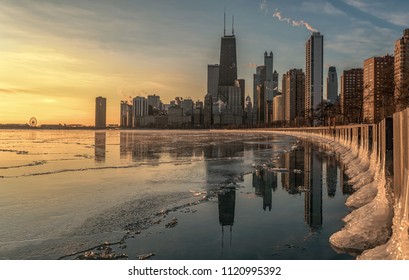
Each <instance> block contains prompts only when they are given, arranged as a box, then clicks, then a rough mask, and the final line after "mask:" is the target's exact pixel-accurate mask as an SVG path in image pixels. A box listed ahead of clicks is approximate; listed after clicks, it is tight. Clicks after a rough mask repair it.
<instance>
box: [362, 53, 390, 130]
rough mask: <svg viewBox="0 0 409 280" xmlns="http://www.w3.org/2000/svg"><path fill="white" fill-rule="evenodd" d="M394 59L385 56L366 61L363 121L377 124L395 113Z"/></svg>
mask: <svg viewBox="0 0 409 280" xmlns="http://www.w3.org/2000/svg"><path fill="white" fill-rule="evenodd" d="M393 79H394V57H393V56H390V55H385V56H382V57H371V58H368V59H366V60H365V61H364V93H363V119H364V122H365V123H377V122H379V121H380V120H382V119H383V118H385V117H388V116H390V115H392V113H393V112H394V81H393Z"/></svg>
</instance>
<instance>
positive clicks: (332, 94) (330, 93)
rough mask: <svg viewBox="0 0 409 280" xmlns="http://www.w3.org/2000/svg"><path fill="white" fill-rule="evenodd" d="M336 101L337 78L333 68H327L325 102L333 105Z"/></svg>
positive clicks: (335, 70)
mask: <svg viewBox="0 0 409 280" xmlns="http://www.w3.org/2000/svg"><path fill="white" fill-rule="evenodd" d="M337 100H338V76H337V69H336V68H335V66H330V67H329V68H328V77H327V101H329V102H331V103H332V104H334V103H335V102H337Z"/></svg>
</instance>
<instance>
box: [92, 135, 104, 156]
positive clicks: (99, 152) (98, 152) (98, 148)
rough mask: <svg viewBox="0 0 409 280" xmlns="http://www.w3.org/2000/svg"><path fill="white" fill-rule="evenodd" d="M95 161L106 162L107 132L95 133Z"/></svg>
mask: <svg viewBox="0 0 409 280" xmlns="http://www.w3.org/2000/svg"><path fill="white" fill-rule="evenodd" d="M94 144H95V145H94V153H95V157H94V158H95V161H105V152H106V132H105V131H104V132H102V131H95V142H94Z"/></svg>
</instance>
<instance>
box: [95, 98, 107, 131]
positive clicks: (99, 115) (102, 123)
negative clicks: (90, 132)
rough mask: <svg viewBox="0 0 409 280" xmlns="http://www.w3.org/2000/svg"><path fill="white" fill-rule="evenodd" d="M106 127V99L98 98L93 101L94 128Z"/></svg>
mask: <svg viewBox="0 0 409 280" xmlns="http://www.w3.org/2000/svg"><path fill="white" fill-rule="evenodd" d="M106 126H107V99H106V98H105V97H102V96H98V97H97V98H96V99H95V128H106Z"/></svg>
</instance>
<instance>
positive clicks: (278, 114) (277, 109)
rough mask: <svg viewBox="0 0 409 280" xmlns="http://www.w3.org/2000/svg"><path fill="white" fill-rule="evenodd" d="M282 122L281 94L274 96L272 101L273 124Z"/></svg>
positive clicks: (282, 106) (282, 99) (282, 105)
mask: <svg viewBox="0 0 409 280" xmlns="http://www.w3.org/2000/svg"><path fill="white" fill-rule="evenodd" d="M283 120H284V98H283V95H282V94H277V95H276V96H274V100H273V122H282V121H283Z"/></svg>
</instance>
